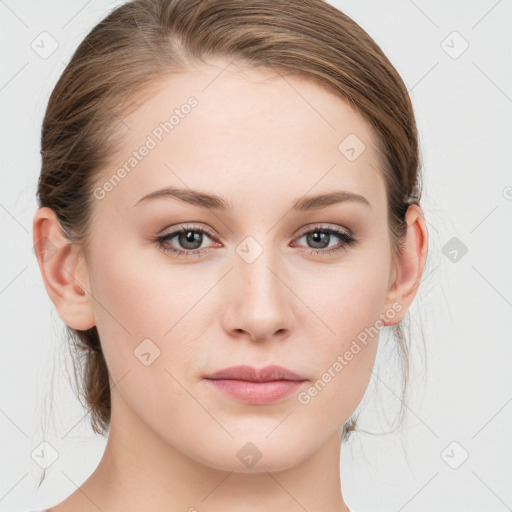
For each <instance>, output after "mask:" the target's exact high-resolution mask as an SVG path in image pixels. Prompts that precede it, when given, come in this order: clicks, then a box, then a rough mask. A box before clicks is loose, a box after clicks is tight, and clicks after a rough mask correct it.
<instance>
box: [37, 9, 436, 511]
mask: <svg viewBox="0 0 512 512" xmlns="http://www.w3.org/2000/svg"><path fill="white" fill-rule="evenodd" d="M419 172H420V169H419V155H418V141H417V131H416V124H415V119H414V113H413V108H412V105H411V102H410V99H409V96H408V94H407V89H406V87H405V85H404V84H403V81H402V80H401V78H400V76H399V75H398V73H397V71H396V70H395V69H394V68H393V66H392V65H391V63H390V62H389V60H388V59H387V58H386V57H385V56H384V54H383V53H382V51H381V50H380V48H379V47H378V45H377V44H376V43H375V42H374V41H373V40H372V39H371V38H370V36H369V35H368V34H367V33H366V32H364V30H363V29H362V28H361V27H359V26H358V25H357V24H356V23H355V22H354V21H353V20H351V19H350V18H348V17H347V16H346V15H344V14H343V13H342V12H340V11H339V10H337V9H336V8H334V7H333V6H331V5H330V4H328V3H325V2H323V1H321V0H307V1H293V2H290V1H289V0H278V1H276V0H272V1H270V0H244V1H233V0H206V1H199V0H135V1H132V2H128V3H126V4H124V5H122V6H120V7H118V8H117V9H115V10H114V11H113V12H112V13H111V14H110V15H108V16H107V17H106V18H105V19H104V20H102V21H101V22H100V23H99V24H98V25H97V26H96V27H95V28H94V29H93V30H92V31H91V33H89V34H88V35H87V37H86V38H85V40H84V41H83V42H82V43H81V44H80V46H79V48H78V49H77V51H76V52H75V54H74V56H73V58H72V59H71V62H70V63H69V64H68V66H67V67H66V69H65V70H64V72H63V74H62V76H61V78H60V80H59V81H58V83H57V85H56V86H55V88H54V90H53V93H52V95H51V98H50V101H49V104H48V109H47V112H46V115H45V119H44V123H43V132H42V171H41V176H40V180H39V186H38V191H37V197H38V202H39V206H40V208H39V209H38V210H37V212H36V214H35V217H34V223H33V238H34V247H35V248H36V249H37V252H38V261H39V266H40V270H41V274H42V277H43V280H44V284H45V287H46V290H47V292H48V294H49V296H50V298H51V299H52V301H53V303H54V304H55V307H56V310H57V312H58V315H59V317H60V318H61V320H62V321H63V322H64V324H65V325H66V326H67V329H68V330H69V333H70V335H71V336H72V339H73V340H74V341H75V342H76V343H77V348H78V349H79V350H81V351H83V353H84V357H85V358H86V365H85V368H84V373H83V375H82V378H83V381H82V386H83V390H84V391H83V394H84V398H85V399H86V401H87V403H88V404H89V407H90V408H91V423H92V427H93V429H94V430H95V432H97V433H106V432H107V431H108V442H107V446H106V450H105V453H104V456H103V458H102V460H101V462H100V464H99V465H98V467H97V468H96V470H95V471H94V472H93V473H92V475H91V476H90V477H89V478H88V479H87V481H86V482H85V483H83V484H82V486H81V487H80V488H79V489H77V490H76V492H74V493H73V494H71V495H70V496H69V497H68V498H66V499H65V500H64V501H62V502H61V503H59V504H57V505H55V506H54V507H52V508H50V509H49V510H50V511H51V512H67V511H76V510H80V511H83V512H87V511H89V510H91V511H92V510H95V511H97V510H98V509H99V510H104V511H109V512H111V511H118V510H123V511H130V510H151V511H160V510H162V511H163V510H165V511H174V510H176V511H177V510H190V511H193V510H199V511H203V510H204V511H206V510H207V511H216V510H221V509H222V510H244V511H259V510H265V511H274V510H275V511H278V510H279V511H281V510H287V511H292V510H308V511H314V510H323V511H325V510H328V511H347V510H349V508H348V507H347V505H346V504H345V501H344V499H343V494H342V490H341V486H340V474H339V467H340V449H341V443H342V442H343V441H344V440H346V439H347V438H348V436H349V435H350V432H352V431H353V430H354V429H355V428H356V417H355V415H354V414H353V413H354V411H355V409H356V407H357V405H358V404H359V403H360V401H361V399H362V397H363V395H364V393H365V390H366V388H367V386H368V382H369V379H370V376H371V372H372V367H373V365H374V360H375V355H376V350H377V344H378V339H379V331H380V329H381V328H382V327H383V326H393V328H394V331H395V332H394V333H395V335H396V342H397V343H398V345H399V349H400V350H401V354H402V357H403V362H404V367H406V365H407V344H406V341H407V340H406V339H405V337H404V336H403V332H402V330H401V329H400V325H401V322H402V320H403V319H404V317H405V315H406V314H407V311H408V309H409V308H410V306H411V304H412V302H413V300H414V297H415V295H416V293H417V290H418V286H419V283H420V279H421V276H422V272H423V268H424V266H425V260H426V255H427V247H428V236H427V229H426V225H425V221H424V216H423V212H422V210H421V207H420V206H419V200H420V196H421V188H420V184H421V181H420V178H421V177H420V174H419Z"/></svg>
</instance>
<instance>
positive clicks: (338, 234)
mask: <svg viewBox="0 0 512 512" xmlns="http://www.w3.org/2000/svg"><path fill="white" fill-rule="evenodd" d="M333 237H334V238H337V239H338V240H339V242H338V244H337V245H335V246H334V247H332V246H331V247H329V244H330V242H331V241H332V239H333ZM301 238H305V239H306V242H307V243H308V244H311V245H312V247H309V248H307V249H308V250H307V251H306V252H307V253H308V254H320V255H324V256H328V255H331V254H335V253H338V252H340V251H343V250H346V249H347V248H348V247H350V246H353V245H356V244H357V243H358V242H359V239H357V238H356V237H355V236H354V235H352V234H351V233H349V232H346V231H343V230H341V229H339V228H333V227H325V226H314V227H313V229H309V230H308V231H305V232H303V234H302V235H301V236H300V237H299V238H298V239H297V240H300V239H301Z"/></svg>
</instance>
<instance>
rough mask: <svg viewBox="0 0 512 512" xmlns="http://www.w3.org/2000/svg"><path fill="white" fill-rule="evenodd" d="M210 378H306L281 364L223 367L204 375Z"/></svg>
mask: <svg viewBox="0 0 512 512" xmlns="http://www.w3.org/2000/svg"><path fill="white" fill-rule="evenodd" d="M206 378H207V379H211V380H221V379H222V380H227V379H228V380H245V381H249V382H271V381H276V380H292V381H303V380H307V379H305V378H304V377H302V376H301V375H299V374H297V373H295V372H292V371H291V370H288V369H287V368H283V367H282V366H275V365H274V366H266V367H265V368H261V369H259V370H258V369H257V368H253V367H252V366H247V365H242V366H231V367H229V368H224V369H223V370H219V371H217V372H215V373H212V374H211V375H208V376H206Z"/></svg>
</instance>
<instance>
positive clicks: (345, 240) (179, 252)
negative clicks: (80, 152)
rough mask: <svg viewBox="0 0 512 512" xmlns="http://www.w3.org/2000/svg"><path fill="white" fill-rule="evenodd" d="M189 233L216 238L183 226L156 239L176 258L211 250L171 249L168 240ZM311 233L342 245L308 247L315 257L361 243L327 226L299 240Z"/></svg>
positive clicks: (159, 244)
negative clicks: (323, 234) (335, 239)
mask: <svg viewBox="0 0 512 512" xmlns="http://www.w3.org/2000/svg"><path fill="white" fill-rule="evenodd" d="M189 231H192V232H194V233H202V234H206V235H208V236H209V237H210V238H214V237H213V235H212V233H210V232H209V231H208V230H207V229H204V228H199V227H197V226H181V228H180V229H177V230H175V231H172V232H170V233H168V234H166V235H164V236H161V237H158V238H156V239H155V242H156V243H157V244H158V246H159V247H160V248H161V249H162V250H163V251H165V252H170V253H172V254H174V255H176V256H201V255H202V254H203V253H204V252H207V251H208V249H209V248H203V249H192V250H187V249H175V248H171V247H169V245H168V240H171V239H172V238H174V237H175V236H176V235H179V234H181V233H187V232H189ZM309 233H325V234H329V235H335V236H337V237H338V238H339V239H340V240H341V245H339V246H338V247H334V248H331V249H313V248H311V247H306V248H305V249H306V252H307V253H308V254H314V255H318V254H320V255H322V256H329V255H332V254H334V253H339V252H341V251H344V250H346V249H347V248H348V247H351V246H354V245H356V244H358V243H359V239H358V238H356V237H355V236H354V235H351V234H349V233H347V232H345V231H342V230H341V229H338V228H332V227H325V226H314V227H313V228H311V229H309V230H307V231H303V232H302V233H301V234H300V235H299V237H298V238H302V237H303V236H304V235H307V234H309Z"/></svg>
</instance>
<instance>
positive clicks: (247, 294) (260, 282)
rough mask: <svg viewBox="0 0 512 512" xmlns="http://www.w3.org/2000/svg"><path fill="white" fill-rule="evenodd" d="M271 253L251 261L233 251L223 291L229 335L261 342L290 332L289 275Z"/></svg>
mask: <svg viewBox="0 0 512 512" xmlns="http://www.w3.org/2000/svg"><path fill="white" fill-rule="evenodd" d="M251 249H252V250H254V247H252V248H251ZM274 253H275V251H272V249H265V250H263V251H262V252H261V254H259V256H257V257H256V259H254V261H251V260H252V258H247V257H246V255H245V254H244V253H243V252H240V253H237V254H235V257H234V268H233V269H232V271H231V272H230V275H229V278H228V280H227V281H226V290H225V292H224V294H225V299H226V300H225V304H226V306H225V308H224V310H223V311H224V317H223V327H224V329H225V331H226V332H227V333H228V334H229V335H230V336H234V337H238V338H240V339H242V338H247V339H250V340H252V341H256V342H263V341H267V340H271V339H284V338H286V337H287V336H289V335H290V333H291V332H292V329H293V324H294V315H293V311H294V301H296V300H297V299H296V297H295V296H294V294H293V292H292V291H291V290H290V285H289V284H288V281H290V280H291V278H290V276H289V275H288V274H287V272H286V270H285V266H284V265H283V264H280V263H279V262H278V261H277V258H276V257H275V254H274ZM240 254H241V255H242V256H240ZM292 288H293V287H292Z"/></svg>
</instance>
